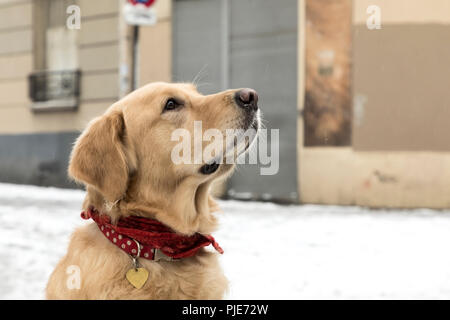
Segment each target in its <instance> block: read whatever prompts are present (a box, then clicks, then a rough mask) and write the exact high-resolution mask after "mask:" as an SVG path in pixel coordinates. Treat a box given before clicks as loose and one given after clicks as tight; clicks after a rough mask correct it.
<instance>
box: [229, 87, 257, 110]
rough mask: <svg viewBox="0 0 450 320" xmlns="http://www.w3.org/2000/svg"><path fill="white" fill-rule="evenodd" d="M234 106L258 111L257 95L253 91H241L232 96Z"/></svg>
mask: <svg viewBox="0 0 450 320" xmlns="http://www.w3.org/2000/svg"><path fill="white" fill-rule="evenodd" d="M234 100H236V104H237V105H238V106H239V107H241V108H243V109H245V110H248V111H250V110H252V111H256V110H258V94H257V93H256V91H255V90H253V89H248V88H246V89H241V90H239V91H237V92H236V93H235V94H234Z"/></svg>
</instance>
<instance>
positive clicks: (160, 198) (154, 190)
mask: <svg viewBox="0 0 450 320" xmlns="http://www.w3.org/2000/svg"><path fill="white" fill-rule="evenodd" d="M235 92H236V90H228V91H224V92H220V93H218V94H214V95H207V96H204V95H201V94H200V93H198V92H197V90H196V88H195V87H194V86H193V85H191V84H168V83H152V84H149V85H146V86H144V87H142V88H140V89H138V90H136V91H134V92H132V93H130V94H129V95H128V96H126V97H125V98H123V99H121V100H120V101H118V102H117V103H115V104H114V105H112V106H111V107H110V108H109V109H108V110H107V111H106V112H105V114H104V115H102V116H101V117H99V118H97V119H94V120H93V121H92V122H91V123H90V124H89V126H88V127H87V129H86V130H85V131H84V132H83V133H82V134H81V136H80V137H79V138H78V140H77V142H76V144H75V146H74V149H73V151H72V155H71V159H70V165H69V175H70V176H71V177H72V178H74V179H75V180H76V181H79V182H82V183H84V184H85V185H86V190H87V194H86V198H85V201H84V203H83V209H87V208H88V207H89V206H94V207H95V208H97V209H99V210H101V211H102V212H104V213H106V214H108V215H110V216H111V218H112V219H113V221H116V220H117V219H118V218H120V217H122V216H127V215H140V216H145V217H149V218H155V219H157V220H159V221H160V222H162V223H164V224H166V225H168V226H170V227H171V228H172V229H174V230H175V231H177V232H179V233H182V234H186V235H190V234H193V233H195V232H200V233H205V234H209V233H211V232H212V231H214V230H215V227H216V218H215V217H214V215H213V212H215V211H217V210H218V208H217V205H216V203H215V202H214V200H213V199H212V198H211V197H210V195H209V189H210V186H211V183H212V181H213V180H215V179H217V178H219V177H225V176H227V175H228V174H229V173H230V172H231V171H232V168H233V165H231V164H222V165H221V166H220V167H219V169H218V170H217V171H216V172H214V173H213V174H211V175H202V174H200V173H199V168H200V167H201V166H202V164H190V165H188V164H178V165H176V164H174V163H173V162H172V161H171V158H170V155H171V150H172V148H173V146H174V145H175V144H176V142H174V141H171V139H170V137H171V133H172V132H173V130H174V129H176V128H185V129H186V130H188V131H190V132H192V130H193V122H194V121H199V120H200V121H202V124H203V130H205V129H208V128H218V129H219V130H222V131H223V130H225V129H227V128H240V127H242V118H243V116H244V115H243V111H242V110H240V108H238V107H237V106H236V105H235V103H234V100H233V95H234V93H235ZM171 97H174V98H176V99H178V100H180V101H182V102H183V107H182V108H180V110H178V111H173V112H162V110H163V107H164V105H165V103H166V101H167V99H168V98H171ZM217 257H218V255H217V253H213V252H212V251H211V250H209V249H201V250H200V252H199V253H198V254H197V255H196V256H194V257H190V258H185V259H182V260H180V261H174V262H169V261H158V262H155V261H149V260H146V259H139V262H140V263H141V265H143V267H145V268H146V269H147V270H148V271H149V279H148V280H147V282H146V284H145V286H144V287H143V288H142V289H139V290H137V289H135V288H134V287H132V286H131V284H130V283H128V281H127V280H126V279H125V273H126V272H127V271H128V270H129V269H130V268H132V260H131V258H130V257H129V256H128V255H127V254H126V253H125V252H123V251H122V250H120V249H119V248H117V247H116V246H115V245H113V244H112V243H110V241H109V240H108V239H106V238H105V237H104V235H103V234H102V233H101V232H100V230H99V229H98V227H97V225H96V224H95V223H90V224H89V225H86V226H83V227H81V228H79V229H77V230H76V231H75V232H74V234H73V235H72V238H71V241H70V244H69V247H68V251H67V254H66V255H65V256H64V257H63V258H62V260H61V261H60V262H59V264H58V265H57V266H56V268H55V270H54V272H53V273H52V275H51V277H50V279H49V282H48V285H47V290H46V294H47V298H49V299H220V298H222V297H223V296H224V293H225V291H226V288H227V280H226V278H225V276H224V275H223V272H222V270H221V268H220V265H219V263H218V259H217ZM71 265H75V266H78V267H79V268H80V271H81V273H80V276H81V287H80V289H69V288H68V286H67V285H66V283H67V279H68V274H67V273H66V271H67V268H68V267H69V266H71Z"/></svg>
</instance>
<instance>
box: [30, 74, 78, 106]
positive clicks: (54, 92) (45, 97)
mask: <svg viewBox="0 0 450 320" xmlns="http://www.w3.org/2000/svg"><path fill="white" fill-rule="evenodd" d="M80 76H81V72H80V70H65V71H39V72H35V73H33V74H30V75H29V77H28V80H29V95H30V99H31V100H32V101H33V102H34V103H38V104H39V103H43V102H55V101H62V102H64V101H78V97H79V96H80Z"/></svg>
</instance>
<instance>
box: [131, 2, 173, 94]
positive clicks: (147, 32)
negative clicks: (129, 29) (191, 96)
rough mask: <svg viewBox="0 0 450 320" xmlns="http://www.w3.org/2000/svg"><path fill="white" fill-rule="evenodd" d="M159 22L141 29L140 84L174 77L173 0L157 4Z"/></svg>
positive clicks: (168, 80) (169, 79) (168, 79)
mask: <svg viewBox="0 0 450 320" xmlns="http://www.w3.org/2000/svg"><path fill="white" fill-rule="evenodd" d="M155 10H156V14H157V16H158V22H157V23H156V25H155V26H149V27H141V28H140V30H139V79H138V86H143V85H145V84H147V83H149V82H154V81H166V82H170V81H171V78H172V0H159V1H157V2H156V5H155Z"/></svg>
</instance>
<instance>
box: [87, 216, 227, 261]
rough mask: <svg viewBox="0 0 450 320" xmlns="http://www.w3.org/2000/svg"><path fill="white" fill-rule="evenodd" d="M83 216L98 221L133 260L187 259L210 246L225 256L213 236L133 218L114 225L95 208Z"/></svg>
mask: <svg viewBox="0 0 450 320" xmlns="http://www.w3.org/2000/svg"><path fill="white" fill-rule="evenodd" d="M81 217H82V218H83V219H86V220H88V219H92V220H94V221H95V223H96V224H97V225H98V227H99V229H100V231H101V232H102V233H103V234H104V235H105V237H106V238H107V239H108V240H109V241H111V242H112V243H113V244H114V245H116V246H117V247H118V248H120V249H122V250H123V251H125V252H126V253H128V254H129V255H131V256H133V257H137V255H138V254H139V256H138V258H139V257H140V258H145V259H148V260H162V259H163V260H174V259H181V258H187V257H192V256H194V255H195V254H196V253H197V252H198V250H200V248H202V247H206V246H208V245H210V244H212V245H213V247H214V249H216V250H217V251H218V252H219V253H223V250H222V248H221V247H220V246H219V244H218V243H217V242H216V241H215V240H214V238H213V237H212V236H210V235H203V234H200V233H195V234H194V235H192V236H184V235H180V234H177V233H175V231H173V230H172V229H171V228H169V227H167V226H165V225H164V224H162V223H161V222H159V221H157V220H154V219H149V218H144V217H137V216H129V217H126V218H121V219H120V220H119V221H118V222H117V224H111V219H110V217H109V216H108V215H106V214H101V213H99V212H98V211H97V210H96V209H94V208H89V209H88V210H87V211H83V212H82V213H81ZM138 245H139V246H140V248H138Z"/></svg>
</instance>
